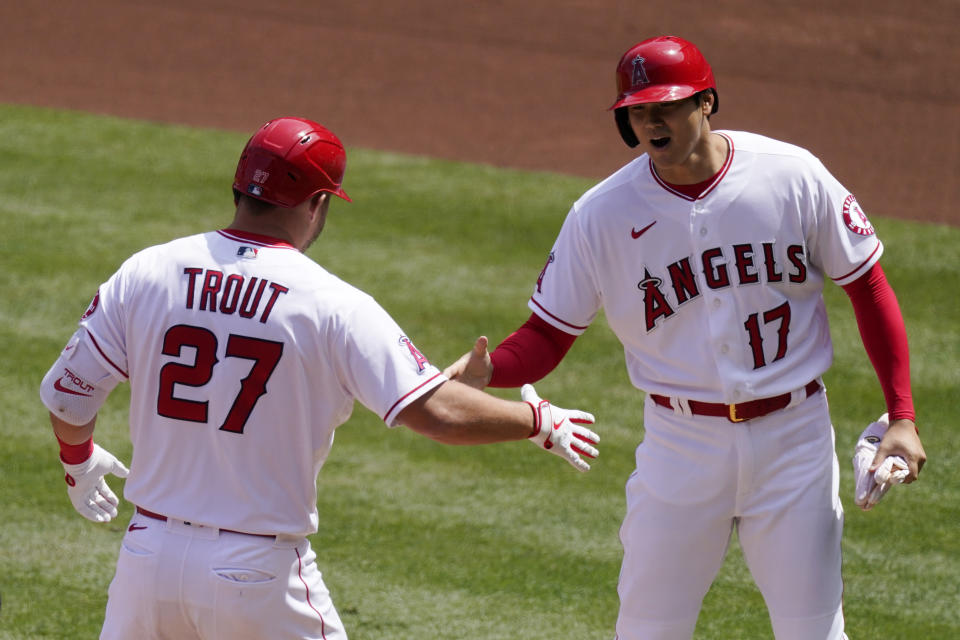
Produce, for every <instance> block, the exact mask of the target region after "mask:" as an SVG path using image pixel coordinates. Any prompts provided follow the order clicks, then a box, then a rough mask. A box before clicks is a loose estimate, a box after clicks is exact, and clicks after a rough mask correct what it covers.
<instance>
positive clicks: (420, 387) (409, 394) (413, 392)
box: [383, 373, 446, 424]
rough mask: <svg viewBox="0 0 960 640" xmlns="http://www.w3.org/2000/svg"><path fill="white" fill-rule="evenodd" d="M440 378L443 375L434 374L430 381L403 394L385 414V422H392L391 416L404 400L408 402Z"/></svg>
mask: <svg viewBox="0 0 960 640" xmlns="http://www.w3.org/2000/svg"><path fill="white" fill-rule="evenodd" d="M440 377H443V373H437V374H434V375H433V376H432V377H431V378H430V379H429V380H425V381H424V382H423V383H422V384H419V385H417V386H416V387H414V388H413V389H411V390H410V391H408V392H407V393H405V394H403V395H402V396H401V397H400V399H399V400H397V401H396V402H394V403H393V406H392V407H390V410H389V411H387V413H386V414H384V416H383V421H384V422H386V423H387V424H390V422H391V420H390V419H389V418H390V417H391V416H393V412H394V411H396V410H397V407H399V406H400V405H401V404H403V401H404V400H406V399H407V398H409V397H410V396H412V395H413V394H415V393H416V392H418V391H420V390H421V389H423V388H424V387H425V386H427V385H428V384H430V383H431V382H433V381H434V380H436V379H437V378H440ZM445 381H446V380H444V382H445Z"/></svg>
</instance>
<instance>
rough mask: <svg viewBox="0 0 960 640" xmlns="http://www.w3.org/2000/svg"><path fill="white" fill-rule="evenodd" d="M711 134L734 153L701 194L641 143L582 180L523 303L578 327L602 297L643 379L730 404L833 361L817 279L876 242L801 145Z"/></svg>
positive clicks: (851, 263) (777, 389) (852, 263)
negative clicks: (661, 166) (583, 188)
mask: <svg viewBox="0 0 960 640" xmlns="http://www.w3.org/2000/svg"><path fill="white" fill-rule="evenodd" d="M717 133H719V134H720V135H722V136H723V137H724V138H725V139H726V140H727V143H728V148H729V153H728V156H727V159H726V162H725V164H724V166H723V167H722V169H721V170H720V172H719V173H718V174H717V175H716V177H715V179H714V180H713V182H712V183H711V184H710V185H709V186H708V187H707V188H706V189H705V191H704V192H703V193H702V194H701V195H700V196H699V197H697V198H690V197H688V196H686V195H684V194H682V193H679V192H678V191H676V190H675V189H673V188H672V187H671V186H670V185H669V184H667V183H666V182H664V181H663V180H661V179H660V178H659V176H658V175H657V173H656V171H655V169H654V166H653V164H652V162H651V161H650V159H649V157H648V156H647V155H646V154H644V155H642V156H640V157H638V158H637V159H635V160H634V161H632V162H630V163H629V164H627V165H626V166H624V167H623V168H622V169H620V170H619V171H617V172H616V173H614V174H613V175H611V176H610V177H609V178H607V179H606V180H604V181H603V182H601V183H599V184H598V185H596V186H595V187H593V188H592V189H590V190H589V191H588V192H586V193H585V194H584V195H583V196H582V197H581V198H580V199H579V200H578V201H577V202H576V203H575V204H574V205H573V207H572V209H571V210H570V213H569V214H568V216H567V218H566V220H565V222H564V224H563V227H562V228H561V231H560V233H559V236H558V237H557V240H556V242H555V244H554V246H553V249H552V251H551V252H550V256H549V259H548V261H547V264H546V266H545V267H544V270H543V271H542V272H541V275H540V278H539V279H538V282H537V284H536V287H535V290H534V293H533V296H532V297H531V299H530V303H529V305H530V308H531V309H532V310H533V311H534V312H535V313H537V314H538V315H539V316H540V317H542V318H543V319H544V320H545V321H547V322H549V323H550V324H552V325H553V326H555V327H557V328H559V329H561V330H563V331H566V332H568V333H571V334H574V335H579V334H580V333H582V332H583V331H584V330H585V329H586V328H587V326H588V325H589V324H590V323H591V322H592V321H593V320H594V318H595V317H596V315H597V313H598V312H599V310H600V309H601V308H602V309H603V310H604V313H605V315H606V318H607V321H608V322H609V324H610V327H611V328H612V330H613V331H614V333H615V334H616V335H617V337H618V338H619V339H620V341H621V342H622V343H623V347H624V353H625V355H626V364H627V370H628V372H629V376H630V380H631V382H632V383H633V384H634V385H635V386H636V387H637V388H639V389H642V390H644V391H647V392H650V393H658V394H662V395H668V396H677V397H682V398H688V399H694V400H701V401H707V402H723V403H737V402H743V401H745V400H750V399H754V398H761V397H767V396H774V395H779V394H781V393H786V392H790V391H793V390H796V389H798V388H801V387H803V386H804V385H805V384H806V383H807V382H809V381H810V380H813V379H815V378H817V377H818V376H820V375H821V374H823V373H824V372H825V371H826V370H827V369H828V368H829V366H830V364H831V361H832V357H833V350H832V344H831V339H830V331H829V327H828V324H827V313H826V309H825V306H824V301H823V297H822V289H823V284H824V281H825V279H826V278H829V279H831V280H833V281H834V282H836V283H837V284H840V285H843V284H848V283H850V282H852V281H853V280H855V279H856V278H858V277H859V276H860V275H863V274H864V273H865V272H866V271H867V270H868V269H869V268H870V267H871V266H872V265H873V264H874V263H875V262H876V261H877V260H878V259H879V258H880V255H881V253H882V251H883V247H882V244H881V243H880V241H879V239H878V238H877V237H876V235H875V234H874V229H873V227H872V225H871V224H870V222H869V221H868V220H867V217H866V216H865V214H864V213H863V211H862V210H861V209H860V207H859V205H858V204H857V201H856V199H855V198H854V196H853V195H852V194H851V193H850V192H849V191H847V189H845V188H844V187H843V185H841V184H840V183H839V182H838V181H837V180H836V179H835V178H834V177H833V176H832V175H831V174H830V173H829V172H828V171H827V169H826V168H825V167H824V166H823V164H822V163H821V162H820V161H819V160H817V158H815V157H814V156H813V155H812V154H810V153H809V152H808V151H806V150H804V149H801V148H799V147H796V146H793V145H790V144H786V143H783V142H778V141H776V140H772V139H769V138H766V137H763V136H759V135H755V134H750V133H744V132H736V131H720V132H717Z"/></svg>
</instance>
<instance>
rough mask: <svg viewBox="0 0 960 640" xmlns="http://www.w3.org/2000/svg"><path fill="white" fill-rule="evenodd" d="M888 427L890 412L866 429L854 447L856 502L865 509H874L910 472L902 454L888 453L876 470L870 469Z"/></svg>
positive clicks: (854, 499)
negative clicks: (893, 454) (891, 454)
mask: <svg viewBox="0 0 960 640" xmlns="http://www.w3.org/2000/svg"><path fill="white" fill-rule="evenodd" d="M889 426H890V422H889V421H888V419H887V414H883V415H882V416H880V417H879V418H877V421H876V422H871V423H870V424H869V425H868V426H867V428H866V429H864V430H863V433H861V434H860V438H859V440H857V446H856V449H854V453H853V473H854V477H855V478H856V488H855V489H854V495H853V501H854V503H855V504H856V505H857V506H858V507H860V508H861V509H863V510H864V511H869V510H870V509H872V508H873V507H874V506H875V505H876V504H877V503H878V502H880V498H882V497H883V496H884V494H885V493H886V492H887V491H889V490H890V488H891V487H892V486H893V485H895V484H900V483H902V482H903V480H904V478H906V477H907V474H908V473H909V472H910V469H909V467H908V465H907V461H906V460H904V459H903V458H902V457H900V456H887V458H886V459H885V460H884V461H883V463H882V464H881V465H880V467H879V468H877V470H876V471H874V472H872V473H871V472H870V465H872V464H873V459H874V458H875V457H876V455H877V445H879V444H880V441H881V440H883V434H885V433H886V432H887V429H888V428H889Z"/></svg>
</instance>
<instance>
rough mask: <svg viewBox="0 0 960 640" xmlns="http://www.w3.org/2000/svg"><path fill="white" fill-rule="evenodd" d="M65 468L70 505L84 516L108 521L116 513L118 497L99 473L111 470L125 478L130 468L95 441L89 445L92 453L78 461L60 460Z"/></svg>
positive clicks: (97, 520)
mask: <svg viewBox="0 0 960 640" xmlns="http://www.w3.org/2000/svg"><path fill="white" fill-rule="evenodd" d="M61 463H63V469H64V471H66V472H67V474H66V476H64V480H66V482H67V495H68V496H70V502H72V503H73V508H74V509H76V510H77V512H78V513H79V514H80V515H82V516H83V517H84V518H86V519H87V520H92V521H93V522H110V521H111V520H113V519H114V518H116V517H117V505H118V504H120V501H119V500H118V499H117V496H116V494H114V493H113V491H111V490H110V487H108V486H107V482H106V480H104V479H103V477H104V476H105V475H106V474H108V473H112V474H113V475H115V476H117V477H118V478H126V477H127V475H128V474H129V473H130V470H129V469H127V468H126V467H125V466H123V463H122V462H120V461H119V460H117V458H116V457H114V455H113V454H112V453H110V452H109V451H107V450H106V449H104V448H103V447H101V446H100V445H98V444H94V445H93V455H91V456H90V457H89V458H87V459H86V460H84V461H83V462H81V463H79V464H67V463H66V462H63V461H62V460H61Z"/></svg>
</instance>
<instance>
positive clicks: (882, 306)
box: [843, 262, 916, 422]
mask: <svg viewBox="0 0 960 640" xmlns="http://www.w3.org/2000/svg"><path fill="white" fill-rule="evenodd" d="M843 290H844V291H846V292H847V295H848V296H849V297H850V302H852V303H853V313H854V315H855V316H856V318H857V327H858V328H859V329H860V338H861V339H862V340H863V346H864V348H865V349H866V351H867V356H869V357H870V362H871V363H873V368H874V370H875V371H876V372H877V378H879V379H880V387H881V388H882V389H883V397H884V398H885V399H886V402H887V412H888V413H889V414H890V415H889V417H890V422H893V421H894V420H899V419H901V418H906V419H908V420H914V419H915V417H916V414H915V413H914V410H913V395H912V393H911V391H910V350H909V348H908V347H907V329H906V327H905V326H904V324H903V315H902V314H901V313H900V305H899V304H898V303H897V296H896V294H894V292H893V288H892V287H891V286H890V283H889V282H887V277H886V276H885V275H884V273H883V269H882V268H881V267H880V263H879V262H878V263H876V264H875V265H873V266H872V267H871V268H870V270H869V271H867V272H866V273H865V274H863V275H862V276H860V277H859V278H857V279H856V280H854V281H853V282H851V283H850V284H848V285H844V287H843Z"/></svg>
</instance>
